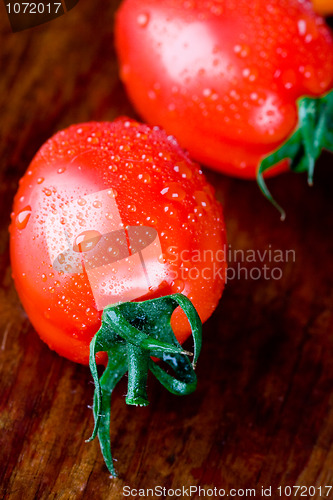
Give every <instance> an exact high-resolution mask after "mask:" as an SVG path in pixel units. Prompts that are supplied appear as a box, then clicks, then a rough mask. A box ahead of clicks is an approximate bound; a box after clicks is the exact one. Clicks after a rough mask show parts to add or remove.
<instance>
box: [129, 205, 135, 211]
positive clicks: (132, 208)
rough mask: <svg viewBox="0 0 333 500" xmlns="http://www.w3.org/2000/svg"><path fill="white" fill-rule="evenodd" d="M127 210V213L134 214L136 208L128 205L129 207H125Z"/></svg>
mask: <svg viewBox="0 0 333 500" xmlns="http://www.w3.org/2000/svg"><path fill="white" fill-rule="evenodd" d="M127 210H128V211H129V212H136V206H135V205H133V204H129V205H127Z"/></svg>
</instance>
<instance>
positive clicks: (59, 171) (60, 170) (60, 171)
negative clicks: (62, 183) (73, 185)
mask: <svg viewBox="0 0 333 500" xmlns="http://www.w3.org/2000/svg"><path fill="white" fill-rule="evenodd" d="M65 171H66V169H65V167H60V168H58V170H57V173H58V174H63V173H64V172H65Z"/></svg>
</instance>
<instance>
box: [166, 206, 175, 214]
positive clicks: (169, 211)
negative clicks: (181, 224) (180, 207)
mask: <svg viewBox="0 0 333 500" xmlns="http://www.w3.org/2000/svg"><path fill="white" fill-rule="evenodd" d="M164 212H165V213H167V214H168V215H171V216H172V215H175V211H174V209H173V206H172V205H164Z"/></svg>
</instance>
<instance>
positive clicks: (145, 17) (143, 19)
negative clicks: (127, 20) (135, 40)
mask: <svg viewBox="0 0 333 500" xmlns="http://www.w3.org/2000/svg"><path fill="white" fill-rule="evenodd" d="M136 21H137V23H138V25H139V26H140V27H141V28H145V27H146V26H147V25H148V23H149V14H148V13H147V12H143V13H142V14H139V15H138V17H137V18H136Z"/></svg>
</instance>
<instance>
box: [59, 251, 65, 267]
mask: <svg viewBox="0 0 333 500" xmlns="http://www.w3.org/2000/svg"><path fill="white" fill-rule="evenodd" d="M65 260H66V259H65V256H64V254H63V253H61V254H59V255H58V262H59V264H63V263H64V262H65Z"/></svg>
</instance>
